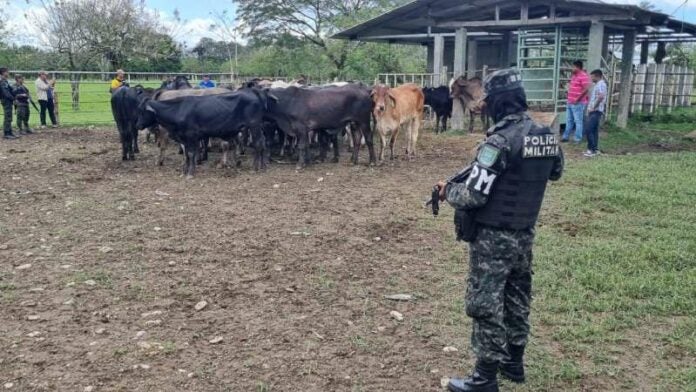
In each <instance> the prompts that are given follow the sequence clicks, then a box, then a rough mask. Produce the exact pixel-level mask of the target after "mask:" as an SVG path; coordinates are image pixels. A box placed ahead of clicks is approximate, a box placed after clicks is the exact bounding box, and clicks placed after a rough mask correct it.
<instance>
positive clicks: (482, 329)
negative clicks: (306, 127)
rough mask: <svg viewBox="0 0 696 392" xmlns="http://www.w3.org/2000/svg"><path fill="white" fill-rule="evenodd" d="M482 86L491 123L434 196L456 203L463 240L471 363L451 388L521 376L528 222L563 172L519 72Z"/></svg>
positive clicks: (491, 391)
mask: <svg viewBox="0 0 696 392" xmlns="http://www.w3.org/2000/svg"><path fill="white" fill-rule="evenodd" d="M484 90H485V99H484V102H485V104H486V111H487V113H488V115H489V116H490V117H491V118H493V120H494V121H495V122H496V124H495V125H494V126H493V127H492V128H491V129H489V130H488V134H487V138H486V140H485V142H484V143H483V144H481V146H480V147H479V149H478V153H477V156H476V159H475V160H474V162H473V163H472V165H471V167H470V174H469V175H468V178H467V179H466V181H465V182H461V183H455V182H446V181H440V182H438V184H437V186H438V188H439V190H440V199H441V200H447V202H448V203H449V204H450V205H452V206H453V207H454V208H455V209H456V213H455V223H456V225H457V227H456V229H457V234H458V235H457V237H458V239H460V240H464V241H467V242H469V279H468V287H467V293H466V314H467V315H468V316H469V317H471V318H472V319H473V327H472V334H471V345H472V348H473V351H474V354H475V355H476V367H475V369H474V371H473V373H472V374H471V376H469V378H466V379H459V378H453V379H451V380H450V381H449V384H448V389H449V390H450V391H452V392H495V391H498V381H497V374H498V371H500V373H501V375H502V376H503V377H505V378H507V379H510V380H511V381H514V382H518V383H521V382H524V379H525V378H524V365H523V359H522V358H523V355H524V349H525V345H526V344H527V336H528V335H529V304H530V301H531V288H532V245H533V243H534V226H535V224H536V221H537V217H538V216H539V209H540V208H541V203H542V200H543V199H544V192H545V190H546V184H547V182H548V181H549V180H551V181H555V180H558V179H559V178H560V177H561V174H562V172H563V152H562V151H561V148H560V146H559V143H558V142H559V140H558V135H556V134H554V133H552V131H551V130H550V129H549V128H548V127H545V126H541V125H539V124H536V123H534V121H532V119H531V118H530V117H529V116H528V115H527V99H526V94H525V91H524V88H523V87H522V80H521V77H520V74H519V73H518V72H517V71H516V70H514V69H503V70H500V71H496V72H494V73H492V74H491V75H489V76H488V77H487V78H486V80H485V82H484Z"/></svg>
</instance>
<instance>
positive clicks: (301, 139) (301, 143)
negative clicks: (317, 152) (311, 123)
mask: <svg viewBox="0 0 696 392" xmlns="http://www.w3.org/2000/svg"><path fill="white" fill-rule="evenodd" d="M296 134H297V149H298V152H299V156H298V160H297V170H302V169H304V168H305V166H306V165H307V164H308V163H309V130H308V129H298V130H297V132H296Z"/></svg>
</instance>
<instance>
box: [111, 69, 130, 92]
mask: <svg viewBox="0 0 696 392" xmlns="http://www.w3.org/2000/svg"><path fill="white" fill-rule="evenodd" d="M125 78H126V72H125V71H123V70H122V69H117V70H116V77H115V78H114V79H113V80H112V81H111V88H110V89H109V92H110V93H113V92H114V91H116V89H118V88H119V87H123V86H128V83H126V80H125Z"/></svg>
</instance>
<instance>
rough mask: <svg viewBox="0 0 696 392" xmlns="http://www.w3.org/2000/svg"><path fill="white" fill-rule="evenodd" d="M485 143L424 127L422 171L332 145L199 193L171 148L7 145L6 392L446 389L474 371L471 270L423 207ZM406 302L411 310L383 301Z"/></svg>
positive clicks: (67, 132) (0, 367)
mask: <svg viewBox="0 0 696 392" xmlns="http://www.w3.org/2000/svg"><path fill="white" fill-rule="evenodd" d="M481 137H482V136H481V134H478V135H476V136H472V137H461V136H458V137H451V136H434V135H432V134H431V133H430V132H427V133H426V134H425V135H423V137H422V139H421V143H420V156H419V158H418V159H417V160H416V161H414V162H408V161H405V160H402V159H397V160H395V161H392V162H388V163H386V164H385V165H383V166H379V167H374V168H371V167H368V166H367V165H366V162H367V155H366V151H365V149H364V148H363V151H362V153H361V164H360V165H358V166H353V165H350V164H349V155H348V154H347V153H345V151H344V150H343V151H342V156H341V163H339V164H331V163H325V164H317V165H313V166H311V167H309V168H308V169H306V170H305V171H303V172H296V171H295V169H294V165H290V164H288V165H279V164H276V165H272V166H271V167H270V169H269V170H268V171H267V172H266V173H254V172H253V171H252V170H251V169H250V166H251V165H250V162H249V160H248V158H249V157H247V158H245V159H247V160H246V161H245V162H244V164H243V167H242V168H241V169H240V170H239V171H238V172H237V171H235V170H234V169H218V168H216V167H215V166H214V165H207V164H206V165H203V166H202V167H200V169H199V170H198V172H197V176H196V178H195V179H193V180H185V179H183V178H181V177H180V176H179V171H178V170H179V164H180V160H181V158H180V156H179V155H177V154H176V152H175V151H174V150H173V149H172V150H171V151H170V152H169V155H168V157H167V160H166V161H165V165H164V166H163V167H156V166H155V164H154V163H155V157H156V153H157V151H156V148H155V147H154V146H153V145H152V144H149V145H148V144H145V143H143V144H142V153H141V154H140V156H139V158H138V160H136V161H134V162H125V163H124V162H121V160H120V146H119V144H118V141H117V133H116V132H115V131H114V130H113V129H96V130H95V129H92V130H87V129H62V130H56V131H53V130H51V131H45V132H41V133H39V134H37V135H34V136H31V137H24V138H22V139H21V140H19V141H15V142H11V143H10V142H1V143H0V260H2V262H0V289H1V290H0V294H2V296H1V297H0V300H1V301H2V305H1V306H0V320H2V321H1V322H0V382H1V383H2V384H3V385H4V387H5V388H7V389H8V390H17V391H31V390H59V391H83V390H84V391H184V390H185V391H367V390H369V391H397V390H398V391H406V390H407V391H439V390H441V389H442V388H441V386H440V383H441V378H442V377H445V376H448V375H453V374H463V373H465V372H466V371H468V370H469V366H470V365H471V363H472V357H471V355H470V354H469V352H468V334H469V324H468V320H467V319H466V317H465V316H464V315H463V313H462V307H461V306H462V300H463V290H464V279H465V273H464V271H465V269H464V268H465V266H464V263H463V261H465V259H464V251H463V247H462V246H459V245H456V244H455V243H454V241H453V234H452V228H451V211H450V212H448V211H446V210H447V209H449V207H442V208H443V213H444V215H443V216H440V217H438V218H433V217H432V216H431V215H430V213H429V210H426V209H425V208H424V207H423V206H422V203H423V200H424V199H425V198H426V197H427V196H428V193H429V189H430V186H431V184H432V183H433V182H434V181H435V180H436V179H438V178H442V177H444V176H447V175H449V174H451V173H453V172H454V171H455V170H456V169H457V168H459V167H460V166H462V164H463V162H465V161H467V160H469V159H470V157H471V149H472V146H473V145H475V143H476V142H477V141H478V140H480V139H481ZM399 152H400V155H403V149H401V148H400V149H399ZM211 158H212V159H217V155H213V156H212V157H211ZM399 293H406V294H411V295H413V296H414V297H415V299H413V300H410V301H406V302H395V301H392V300H389V299H386V298H384V296H385V295H391V294H399ZM201 301H205V304H203V303H202V302H201ZM203 305H205V306H204V307H203ZM201 307H202V309H201ZM391 311H398V312H400V313H401V314H403V320H402V321H398V320H397V319H396V318H395V317H394V316H392V315H390V312H391ZM446 346H454V347H457V348H458V349H459V351H458V352H446V351H443V348H444V347H446Z"/></svg>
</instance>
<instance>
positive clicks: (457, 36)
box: [453, 29, 467, 78]
mask: <svg viewBox="0 0 696 392" xmlns="http://www.w3.org/2000/svg"><path fill="white" fill-rule="evenodd" d="M466 52H467V32H466V29H457V30H456V31H455V33H454V69H453V71H454V77H455V78H456V77H458V76H460V75H464V71H465V70H466V65H467V57H466Z"/></svg>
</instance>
